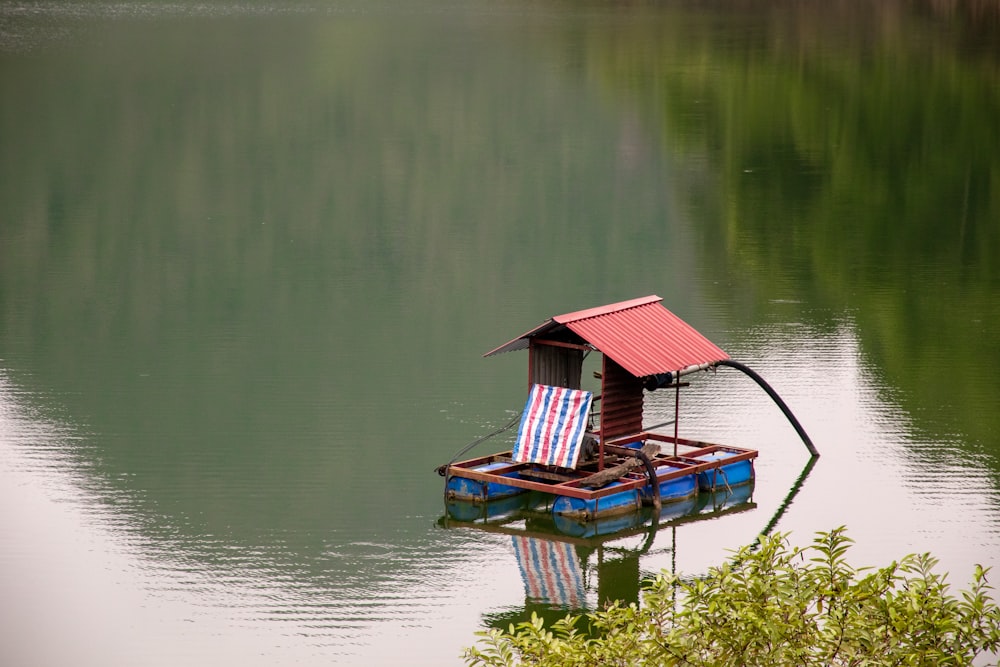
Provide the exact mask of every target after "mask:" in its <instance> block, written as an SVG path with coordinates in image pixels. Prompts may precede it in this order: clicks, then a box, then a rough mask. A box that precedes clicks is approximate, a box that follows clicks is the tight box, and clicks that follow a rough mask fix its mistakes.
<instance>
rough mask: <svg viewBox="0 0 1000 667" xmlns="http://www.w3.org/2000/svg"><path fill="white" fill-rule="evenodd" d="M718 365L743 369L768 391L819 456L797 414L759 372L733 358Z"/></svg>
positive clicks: (804, 440) (800, 435) (809, 448)
mask: <svg viewBox="0 0 1000 667" xmlns="http://www.w3.org/2000/svg"><path fill="white" fill-rule="evenodd" d="M716 365H717V366H729V367H730V368H735V369H736V370H738V371H743V373H745V374H746V375H748V376H750V378H751V379H752V380H753V381H754V382H756V383H757V384H758V385H760V388H761V389H763V390H764V391H766V392H767V395H768V396H770V397H771V400H773V401H774V402H775V403H776V404H777V405H778V407H779V408H781V411H782V412H784V413H785V417H787V418H788V421H790V422H791V423H792V426H794V427H795V431H796V433H798V434H799V437H800V438H802V442H804V443H805V444H806V449H808V450H809V453H810V454H812V455H813V456H819V452H818V451H816V445H814V444H813V443H812V440H810V439H809V436H808V435H807V434H806V432H805V429H803V428H802V424H800V423H799V420H798V419H796V418H795V415H793V414H792V411H791V410H789V409H788V406H787V405H785V402H784V401H783V400H781V396H778V393H777V392H776V391H774V389H772V388H771V385H769V384H768V383H767V382H765V381H764V378H762V377H761V376H759V375H757V372H756V371H754V370H753V369H752V368H750V367H749V366H746V365H744V364H741V363H740V362H738V361H733V360H732V359H723V360H722V361H719V362H717V363H716Z"/></svg>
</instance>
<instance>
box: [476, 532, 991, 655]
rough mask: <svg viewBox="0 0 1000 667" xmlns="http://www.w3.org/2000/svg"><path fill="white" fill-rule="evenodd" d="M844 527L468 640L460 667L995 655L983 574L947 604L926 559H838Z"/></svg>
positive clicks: (764, 544)
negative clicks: (806, 542) (633, 598)
mask: <svg viewBox="0 0 1000 667" xmlns="http://www.w3.org/2000/svg"><path fill="white" fill-rule="evenodd" d="M852 543H853V540H851V539H850V538H849V537H847V536H846V534H845V531H844V528H843V527H841V528H837V529H835V530H832V531H830V532H828V533H818V535H817V537H816V539H815V540H814V541H813V543H812V545H811V546H809V547H806V548H804V549H802V548H798V547H790V546H789V543H788V539H787V534H776V535H774V536H773V537H766V536H763V537H761V538H760V540H759V541H758V542H757V543H756V544H754V545H752V546H748V547H744V548H742V549H740V550H739V551H737V552H736V553H735V554H734V556H733V557H732V558H731V559H730V560H729V561H728V562H726V563H725V564H723V565H722V566H720V567H716V568H712V569H711V570H709V572H708V574H707V575H706V576H705V577H703V578H699V579H694V580H691V581H684V580H681V579H679V578H677V577H675V576H672V575H669V574H667V573H662V574H660V575H659V576H657V577H656V579H655V580H654V581H653V582H652V583H651V584H650V585H649V586H648V587H647V588H646V590H645V592H644V595H643V599H642V603H641V604H640V605H636V604H630V605H623V604H620V603H616V604H613V605H610V606H609V607H607V608H605V609H603V610H600V611H596V612H593V613H590V614H586V615H584V616H566V617H565V618H563V619H561V620H559V621H556V622H555V623H552V624H551V625H550V626H549V627H546V626H545V623H544V621H543V620H542V619H541V618H539V617H538V616H537V615H534V614H533V615H532V619H531V620H530V621H526V622H523V623H520V624H517V625H513V624H512V625H510V627H509V628H508V629H507V630H506V631H503V630H489V631H485V632H480V633H477V634H478V635H480V637H481V639H480V640H479V641H478V642H477V645H476V646H474V647H472V648H468V649H466V651H465V653H464V658H465V660H466V663H467V664H469V665H473V666H485V667H500V666H514V665H533V666H537V667H550V666H551V667H571V666H574V665H580V666H583V665H588V666H589V665H608V666H612V665H614V666H622V667H626V666H632V665H644V666H645V665H713V666H717V665H741V666H742V665H761V666H765V665H766V666H768V667H772V666H775V665H817V666H818V665H823V666H826V665H971V664H972V661H973V660H974V659H975V658H976V657H977V656H979V657H982V656H983V655H989V654H994V656H995V653H996V651H997V648H998V646H1000V608H998V607H997V605H996V603H995V602H993V600H992V599H991V597H990V591H991V590H992V587H991V586H990V585H989V583H988V582H987V573H988V571H987V570H985V569H983V568H982V567H980V566H976V568H975V572H974V574H973V578H972V584H971V586H970V588H969V590H967V591H962V592H961V594H960V596H958V597H956V596H952V595H951V594H950V593H949V586H948V584H947V583H946V581H945V578H946V577H945V576H944V575H940V574H937V573H936V572H934V566H935V564H936V562H937V561H936V560H935V559H934V558H933V557H931V556H930V555H929V554H922V555H909V556H906V557H905V558H902V559H901V560H899V561H894V562H892V563H890V564H889V565H887V566H886V567H883V568H881V569H878V570H873V569H871V568H860V569H855V568H853V567H851V566H850V565H849V564H848V563H847V561H846V558H845V556H846V553H847V551H848V549H849V548H850V545H851V544H852Z"/></svg>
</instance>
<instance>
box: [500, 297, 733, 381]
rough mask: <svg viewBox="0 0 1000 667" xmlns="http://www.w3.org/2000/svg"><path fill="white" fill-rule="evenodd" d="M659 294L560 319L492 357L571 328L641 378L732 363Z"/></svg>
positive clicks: (514, 341) (532, 331)
mask: <svg viewBox="0 0 1000 667" xmlns="http://www.w3.org/2000/svg"><path fill="white" fill-rule="evenodd" d="M660 301H662V299H661V298H660V297H658V296H656V295H655V294H653V295H650V296H645V297H641V298H639V299H632V300H630V301H622V302H620V303H612V304H608V305H607V306H600V307H597V308H590V309H587V310H579V311H576V312H573V313H567V314H565V315H557V316H556V317H553V318H551V319H549V320H547V321H545V322H543V323H542V324H540V325H539V326H537V327H535V328H534V329H532V330H531V331H528V332H526V333H524V334H521V335H520V336H518V337H517V338H515V339H513V340H512V341H510V342H508V343H505V344H503V345H501V346H500V347H498V348H496V349H494V350H491V351H490V352H487V353H486V354H485V355H483V356H487V357H488V356H491V355H494V354H499V353H501V352H510V351H512V350H523V349H525V348H527V347H528V339H530V338H532V337H533V336H538V335H542V334H545V333H548V332H549V331H551V330H552V329H555V328H557V327H559V326H566V327H567V328H569V329H570V330H571V331H573V333H575V334H577V335H578V336H580V337H581V338H583V339H584V340H585V341H587V342H588V343H590V344H591V345H593V346H594V347H595V348H597V349H598V350H600V351H601V352H602V353H604V354H606V355H607V356H609V357H611V358H612V359H614V360H615V361H616V362H617V363H618V364H619V365H621V366H622V367H623V368H624V369H625V370H627V371H628V372H629V373H632V374H633V375H635V376H636V377H644V376H646V375H654V374H656V373H668V372H670V371H676V370H681V369H684V368H687V367H688V366H698V365H701V364H707V363H711V362H713V361H721V360H722V359H728V358H729V355H728V354H726V353H725V352H723V351H722V349H720V348H719V347H718V346H716V345H715V343H713V342H712V341H710V340H708V339H707V338H705V337H704V336H702V335H701V334H700V333H698V331H697V330H696V329H695V328H694V327H692V326H691V325H690V324H688V323H687V322H685V321H684V320H682V319H681V318H679V317H677V316H676V315H674V314H673V313H671V312H670V311H669V310H667V309H666V308H664V307H663V304H661V303H660Z"/></svg>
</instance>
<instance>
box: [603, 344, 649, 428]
mask: <svg viewBox="0 0 1000 667" xmlns="http://www.w3.org/2000/svg"><path fill="white" fill-rule="evenodd" d="M603 375H604V379H603V382H602V389H601V441H602V442H607V441H608V440H609V439H611V438H617V437H621V436H623V435H630V434H632V433H638V432H640V431H641V430H642V381H641V380H640V379H639V378H637V377H635V376H634V375H632V374H631V373H629V372H628V371H626V370H625V369H624V368H622V367H621V366H619V365H618V364H617V363H615V362H614V360H612V359H609V358H608V357H607V356H605V357H604V370H603Z"/></svg>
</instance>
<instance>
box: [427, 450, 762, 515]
mask: <svg viewBox="0 0 1000 667" xmlns="http://www.w3.org/2000/svg"><path fill="white" fill-rule="evenodd" d="M640 435H641V436H642V437H643V439H644V441H646V442H652V441H661V442H663V443H664V444H668V445H673V438H671V437H670V436H662V435H658V434H654V433H642V434H640ZM677 444H678V445H680V446H681V447H682V448H683V449H684V450H685V453H684V454H680V455H677V456H673V455H668V454H655V455H654V456H652V457H649V461H650V463H651V465H652V468H653V470H654V471H655V478H656V481H657V485H656V486H654V485H653V484H652V483H651V478H650V476H649V471H648V470H647V469H646V468H645V467H642V468H638V467H636V468H633V469H632V470H630V471H629V472H627V473H626V474H624V475H622V476H621V477H619V478H617V479H615V480H614V481H611V482H608V483H607V484H605V485H603V486H601V487H600V488H588V487H586V486H584V484H585V483H586V481H587V480H588V479H589V478H592V477H593V476H595V475H596V474H597V473H598V472H599V470H598V468H599V467H600V466H599V463H598V462H591V463H589V464H587V465H584V466H580V467H578V468H575V469H559V470H558V471H556V470H554V469H553V468H552V467H550V466H543V465H539V464H535V463H518V462H516V461H514V460H513V457H512V454H513V453H512V452H509V451H508V452H501V453H499V454H493V455H490V456H485V457H480V458H475V459H470V460H467V461H461V462H458V463H453V464H452V465H451V466H449V468H448V482H447V484H446V485H445V494H446V496H447V499H448V500H449V501H462V502H467V503H489V504H490V505H493V504H495V503H496V501H500V500H503V499H506V498H512V497H515V496H519V495H521V494H524V493H527V492H528V491H537V492H541V493H545V494H550V495H551V496H553V501H552V503H551V511H552V514H553V515H555V516H562V517H568V518H572V519H576V520H580V521H592V520H596V519H603V518H607V517H610V516H615V515H619V514H626V513H629V512H635V511H637V510H639V509H640V508H641V507H643V506H644V505H649V506H655V505H656V502H657V497H658V499H659V503H660V504H661V505H662V504H666V503H671V502H678V501H682V500H687V499H689V498H692V497H694V496H697V495H698V493H699V492H710V493H714V492H716V491H718V490H725V489H730V490H731V489H733V488H735V487H740V486H744V485H748V484H750V483H751V482H752V481H753V479H754V470H753V459H755V458H756V457H757V451H755V450H752V449H742V448H738V447H727V446H723V445H713V444H708V443H701V442H693V441H689V440H684V439H680V440H679V441H678V443H677ZM605 449H606V454H605V458H604V462H605V468H611V467H614V466H619V465H623V464H626V463H627V462H628V460H629V459H631V458H634V454H633V453H632V452H637V451H639V448H638V447H635V446H634V445H633V446H629V447H618V446H614V445H608V446H606V447H605ZM622 450H631V451H622Z"/></svg>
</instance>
